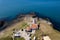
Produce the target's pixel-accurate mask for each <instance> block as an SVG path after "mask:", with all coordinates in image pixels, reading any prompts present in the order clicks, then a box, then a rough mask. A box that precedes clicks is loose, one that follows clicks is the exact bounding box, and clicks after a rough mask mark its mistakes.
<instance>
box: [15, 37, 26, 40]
mask: <svg viewBox="0 0 60 40" xmlns="http://www.w3.org/2000/svg"><path fill="white" fill-rule="evenodd" d="M15 40H25V39H24V38H22V37H21V38H15Z"/></svg>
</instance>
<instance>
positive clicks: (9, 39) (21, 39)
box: [0, 37, 25, 40]
mask: <svg viewBox="0 0 60 40" xmlns="http://www.w3.org/2000/svg"><path fill="white" fill-rule="evenodd" d="M0 40H13V38H11V37H5V38H1V39H0ZM14 40H25V39H24V38H22V37H20V38H14Z"/></svg>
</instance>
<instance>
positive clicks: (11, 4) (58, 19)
mask: <svg viewBox="0 0 60 40" xmlns="http://www.w3.org/2000/svg"><path fill="white" fill-rule="evenodd" d="M28 11H36V12H39V14H38V13H37V14H38V15H39V16H41V15H42V16H44V17H49V18H50V19H51V20H52V22H53V23H54V24H55V26H56V27H55V28H57V29H59V30H60V27H59V26H60V0H0V18H6V17H10V19H11V18H14V17H15V16H16V15H17V14H19V12H24V13H26V12H28Z"/></svg>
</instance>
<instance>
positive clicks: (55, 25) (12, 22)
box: [1, 12, 60, 31]
mask: <svg viewBox="0 0 60 40" xmlns="http://www.w3.org/2000/svg"><path fill="white" fill-rule="evenodd" d="M29 13H30V12H27V13H20V14H17V15H16V16H15V17H14V18H13V19H10V21H6V20H7V19H8V18H10V17H7V18H5V19H3V21H6V23H7V26H10V25H13V24H14V23H16V22H18V20H19V19H20V18H21V17H20V16H21V15H22V14H24V15H26V14H29ZM34 13H35V14H36V16H37V17H39V18H43V19H45V20H47V19H49V21H50V22H52V24H53V28H54V29H56V30H58V31H60V27H59V26H60V25H58V24H59V23H57V22H55V21H54V20H52V19H51V18H49V17H46V16H44V15H40V14H39V13H38V12H34ZM14 21H15V22H14ZM8 24H9V25H8ZM7 26H5V27H4V28H2V29H1V30H3V29H5V28H7Z"/></svg>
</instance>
